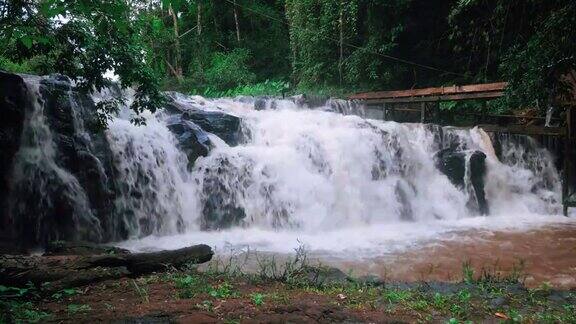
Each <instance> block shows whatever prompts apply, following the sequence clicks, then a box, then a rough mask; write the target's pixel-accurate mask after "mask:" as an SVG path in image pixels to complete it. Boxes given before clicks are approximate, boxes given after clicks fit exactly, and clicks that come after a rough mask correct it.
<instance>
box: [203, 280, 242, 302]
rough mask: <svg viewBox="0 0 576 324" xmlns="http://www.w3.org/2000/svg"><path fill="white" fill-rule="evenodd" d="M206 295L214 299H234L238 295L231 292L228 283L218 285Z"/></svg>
mask: <svg viewBox="0 0 576 324" xmlns="http://www.w3.org/2000/svg"><path fill="white" fill-rule="evenodd" d="M208 294H209V295H210V296H212V297H214V298H218V299H226V298H230V297H236V296H237V295H238V294H237V293H236V292H235V291H234V290H233V287H232V285H231V284H229V283H228V282H224V283H222V284H220V285H218V286H217V287H216V288H212V289H211V290H210V291H209V292H208Z"/></svg>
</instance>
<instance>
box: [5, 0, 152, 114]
mask: <svg viewBox="0 0 576 324" xmlns="http://www.w3.org/2000/svg"><path fill="white" fill-rule="evenodd" d="M138 5H140V6H142V5H143V3H141V2H138V1H133V2H132V3H128V2H126V1H121V0H103V1H95V0H70V1H59V0H39V1H29V0H28V1H27V0H8V1H5V2H3V3H2V4H1V5H0V25H1V26H3V28H2V29H1V30H0V42H2V44H6V47H5V48H4V51H3V52H2V54H1V55H2V56H3V57H6V58H8V59H9V60H10V61H13V62H18V63H23V62H26V61H32V62H34V63H33V64H31V66H30V67H31V69H32V70H33V71H31V72H39V73H47V72H57V73H62V74H65V75H67V76H69V77H71V78H73V79H75V80H76V81H77V82H78V85H79V87H80V88H81V89H83V90H85V91H92V90H96V91H99V90H101V89H103V88H104V87H106V86H107V85H108V81H107V80H106V78H105V77H104V74H105V73H106V72H107V71H110V70H112V71H114V73H115V74H116V75H118V77H119V80H120V82H121V84H122V85H123V86H124V87H130V86H134V87H135V88H136V94H135V97H134V101H133V103H132V105H131V108H132V110H133V111H134V112H136V114H140V113H142V112H143V111H145V110H150V111H154V110H155V109H156V108H157V107H158V106H159V104H160V103H161V102H162V100H163V96H162V94H161V93H160V91H159V84H158V79H157V76H156V75H155V74H154V72H153V70H152V69H151V68H150V67H149V65H148V63H147V61H146V59H145V53H146V48H145V45H144V44H143V43H142V39H141V37H140V36H139V33H138V30H137V24H136V14H137V13H136V11H135V10H136V8H137V6H138ZM98 109H99V113H100V116H101V122H102V123H103V124H105V122H106V120H107V118H109V116H110V114H111V113H112V111H113V110H115V109H117V106H115V105H114V104H112V102H101V103H100V104H99V106H98ZM134 121H135V122H141V121H142V119H141V118H135V119H134Z"/></svg>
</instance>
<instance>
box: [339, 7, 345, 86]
mask: <svg viewBox="0 0 576 324" xmlns="http://www.w3.org/2000/svg"><path fill="white" fill-rule="evenodd" d="M343 6H344V3H343V2H342V1H341V2H340V21H339V24H340V57H339V61H338V76H339V79H340V85H342V67H343V66H342V64H343V61H344V8H343Z"/></svg>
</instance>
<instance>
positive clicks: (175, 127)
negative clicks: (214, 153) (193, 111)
mask: <svg viewBox="0 0 576 324" xmlns="http://www.w3.org/2000/svg"><path fill="white" fill-rule="evenodd" d="M166 123H167V126H168V129H169V130H170V131H171V132H172V133H174V135H175V136H176V139H177V140H178V146H179V148H180V149H181V150H182V151H184V152H185V153H186V155H187V156H188V167H189V168H190V169H192V167H193V165H194V162H196V160H197V159H198V158H199V157H201V156H207V155H208V152H210V149H211V148H212V143H211V142H210V138H209V137H208V134H207V133H206V132H205V131H204V130H202V128H200V127H199V126H198V125H196V124H195V123H193V122H191V121H188V120H184V119H182V117H181V116H179V115H173V116H170V117H168V119H167V120H166Z"/></svg>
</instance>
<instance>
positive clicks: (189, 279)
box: [173, 275, 210, 298]
mask: <svg viewBox="0 0 576 324" xmlns="http://www.w3.org/2000/svg"><path fill="white" fill-rule="evenodd" d="M173 281H174V285H175V286H176V288H178V290H179V293H178V297H180V298H193V297H195V296H197V295H199V294H201V293H205V292H209V291H210V286H209V285H208V283H207V282H206V281H205V280H204V278H202V277H200V276H198V275H186V276H183V277H174V278H173Z"/></svg>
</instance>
